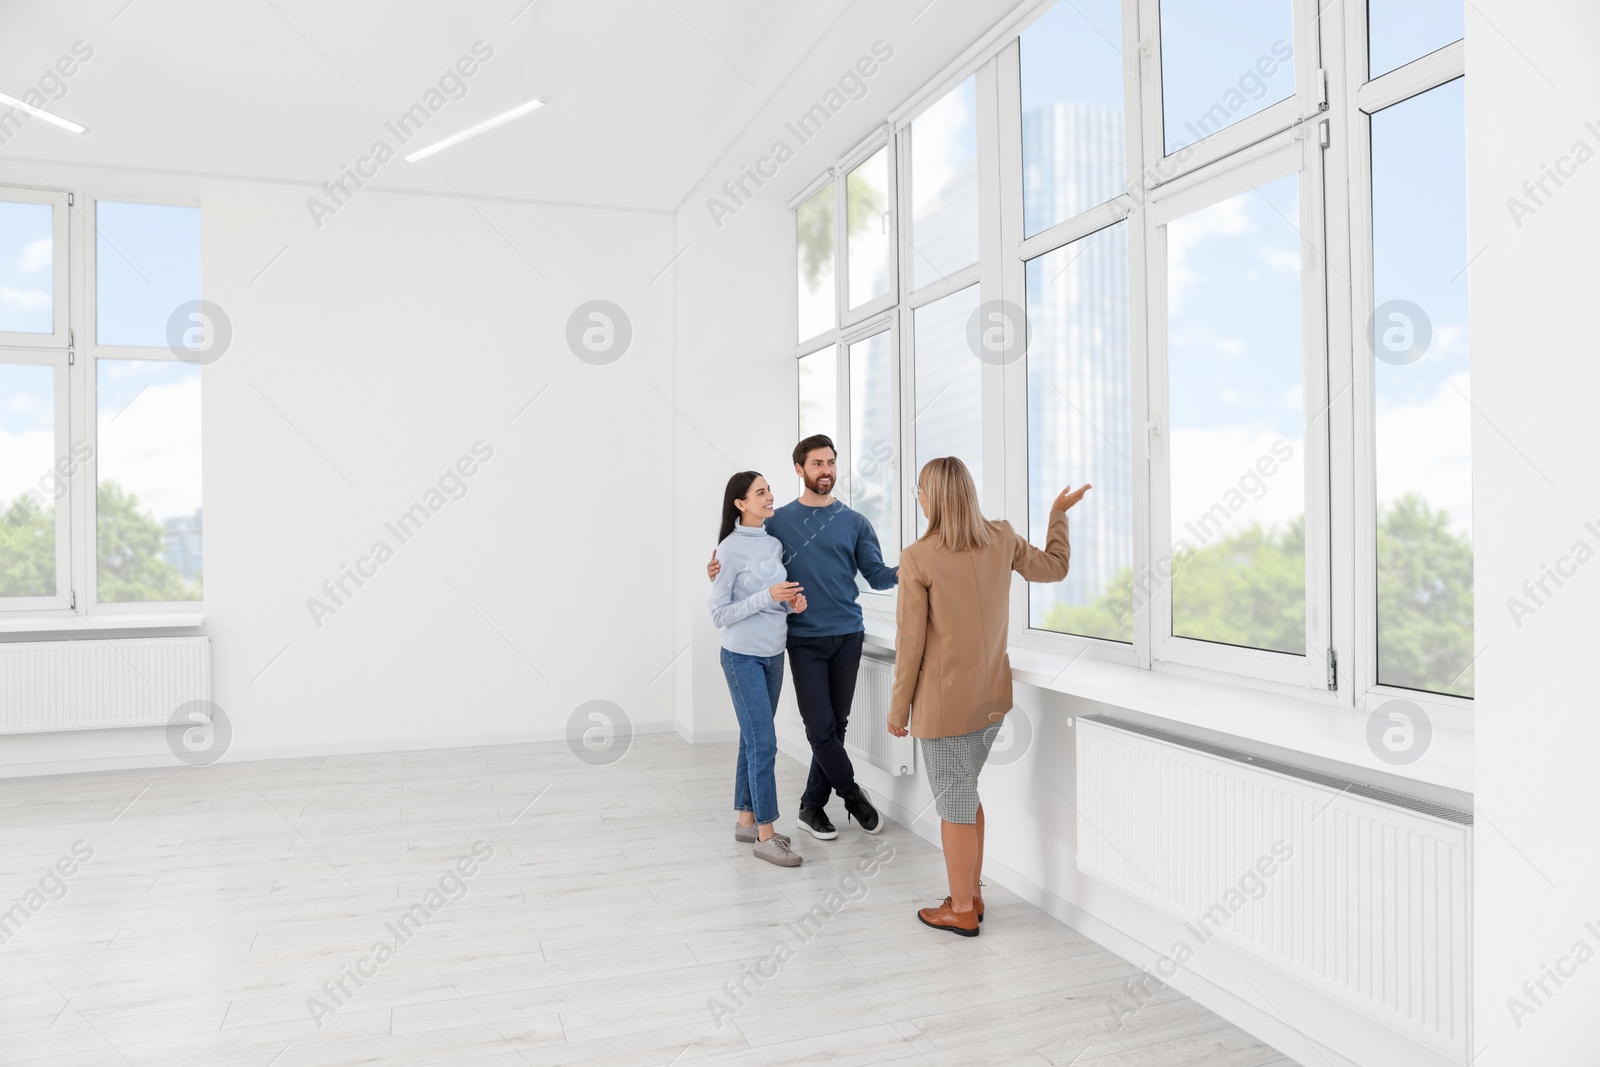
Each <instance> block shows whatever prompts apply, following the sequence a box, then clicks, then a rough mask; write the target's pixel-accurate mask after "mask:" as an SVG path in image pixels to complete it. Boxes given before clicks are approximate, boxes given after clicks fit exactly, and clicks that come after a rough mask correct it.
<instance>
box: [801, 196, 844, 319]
mask: <svg viewBox="0 0 1600 1067" xmlns="http://www.w3.org/2000/svg"><path fill="white" fill-rule="evenodd" d="M833 218H834V213H833V183H832V182H831V181H830V182H826V183H824V184H823V186H822V188H820V189H818V190H817V191H816V192H815V193H812V194H811V196H809V197H808V198H807V199H806V202H805V203H804V204H801V205H800V207H799V208H798V209H796V211H795V213H794V236H795V242H794V243H795V252H796V257H795V258H796V261H797V262H796V268H795V273H796V276H797V278H798V279H799V285H798V292H799V312H800V332H799V336H798V337H796V338H795V339H796V340H798V341H804V340H806V339H807V338H811V337H815V336H817V334H819V333H824V332H826V331H827V330H828V329H829V328H831V327H832V326H833V319H834V299H835V293H834V281H833V279H834V265H833V238H834V233H833V229H834V226H833Z"/></svg>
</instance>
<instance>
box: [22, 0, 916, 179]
mask: <svg viewBox="0 0 1600 1067" xmlns="http://www.w3.org/2000/svg"><path fill="white" fill-rule="evenodd" d="M856 2H858V0H807V2H804V3H801V2H789V3H776V2H772V0H534V2H533V3H531V4H530V3H528V0H470V2H460V0H455V2H450V3H446V2H444V0H434V2H426V3H425V2H422V0H398V2H395V0H390V2H381V0H338V2H330V0H132V3H128V0H82V2H73V3H60V2H52V0H0V91H3V92H6V93H9V94H11V95H19V96H20V95H21V94H23V93H25V92H26V91H27V90H28V89H29V88H30V87H33V86H35V85H37V84H38V82H39V80H40V78H41V76H43V75H45V74H46V73H47V72H48V71H49V70H50V69H51V67H52V65H53V64H55V62H56V60H57V59H58V57H61V56H63V55H67V54H68V53H70V51H71V49H72V46H73V44H74V42H75V41H80V40H81V41H84V42H86V43H87V44H88V46H89V47H91V48H93V50H94V54H93V58H92V59H90V60H88V61H87V62H85V63H84V64H83V65H82V66H81V68H80V69H79V70H78V71H77V72H76V73H75V74H74V75H73V76H72V77H71V78H69V79H66V85H67V93H66V95H65V96H64V97H63V98H61V99H60V100H59V101H57V102H55V103H52V104H50V105H48V107H49V108H50V109H51V110H53V111H56V112H58V113H59V114H61V115H63V116H66V117H68V118H71V119H73V120H75V121H77V122H81V123H83V124H85V125H87V126H88V127H90V133H89V134H88V135H86V136H81V137H78V136H73V135H71V134H68V133H65V132H63V131H60V130H58V129H56V128H54V127H51V126H49V125H47V124H46V123H43V122H40V121H37V120H34V121H32V122H30V123H28V125H27V126H26V127H25V128H24V129H23V130H22V131H21V132H20V133H19V134H18V135H17V136H16V137H14V138H13V139H12V140H11V141H10V142H9V143H7V144H4V145H0V175H3V167H4V163H5V161H6V160H7V159H11V160H31V161H48V162H51V163H70V164H89V165H99V166H114V167H118V168H126V169H149V170H157V171H176V172H181V173H188V174H198V175H207V176H219V177H233V178H247V179H264V180H280V181H308V180H309V181H313V182H318V183H320V182H321V181H323V180H325V179H330V178H335V177H338V175H339V172H340V168H341V165H346V164H354V163H355V162H356V160H357V159H358V158H359V157H361V156H363V155H365V154H367V153H368V152H369V151H370V150H371V147H372V145H373V142H374V141H376V140H379V139H383V140H386V141H388V142H389V143H390V144H391V145H392V146H397V145H398V143H399V142H398V140H397V138H396V137H395V136H394V135H393V134H391V133H390V132H388V131H387V130H386V129H385V127H384V123H385V121H386V120H393V119H395V118H396V117H397V116H399V115H400V114H401V113H402V112H404V111H405V110H406V109H407V108H409V107H410V106H411V105H412V104H414V103H417V102H418V101H420V100H422V99H423V96H424V94H425V92H426V91H427V90H428V89H429V88H430V87H433V86H435V85H436V83H437V81H438V79H439V77H440V75H441V74H443V73H445V72H446V71H447V70H448V69H449V68H450V67H451V65H452V64H453V63H455V61H456V60H457V58H458V57H460V56H463V55H466V54H468V53H469V51H470V49H471V46H472V44H473V42H475V41H478V40H482V41H484V42H486V43H487V44H488V45H489V46H490V47H492V48H493V50H494V55H493V57H492V59H490V60H488V61H487V62H485V63H483V64H482V66H481V69H480V70H479V71H478V73H477V74H476V75H475V76H473V77H472V78H471V79H468V81H467V86H468V91H467V94H466V95H465V96H464V97H463V98H461V99H459V100H451V101H449V102H448V103H446V104H445V105H444V106H443V107H442V108H441V109H440V110H439V111H438V112H437V113H436V114H434V115H433V116H432V117H431V118H430V119H429V121H428V124H427V126H426V127H425V130H424V132H423V134H422V135H421V136H420V137H418V138H417V139H416V140H414V141H413V142H412V143H411V144H410V145H409V146H407V148H406V149H405V150H406V151H411V150H412V149H414V148H415V147H418V146H419V145H421V144H423V143H427V142H431V141H433V140H436V139H437V138H439V137H442V136H445V135H446V134H449V133H453V132H456V131H458V130H460V129H463V128H465V127H467V126H470V125H472V124H474V123H476V122H479V121H481V120H483V119H485V118H488V117H490V116H493V115H496V114H498V113H500V112H502V111H505V110H506V109H508V108H510V107H513V106H515V105H516V104H519V103H522V102H523V101H525V100H527V99H529V98H531V97H535V96H537V97H542V98H544V99H546V100H548V101H549V103H548V105H547V106H546V107H544V108H542V109H540V110H538V111H535V112H533V113H532V114H530V115H527V116H524V117H522V118H519V119H517V120H514V122H513V123H511V124H508V125H507V126H503V127H501V128H499V129H497V130H494V131H492V132H490V133H488V134H485V135H482V136H480V137H478V138H476V139H474V140H472V141H470V142H467V143H466V144H463V145H461V146H459V147H456V148H452V149H450V150H449V151H447V152H444V153H441V154H440V155H439V156H437V157H434V158H433V159H431V160H427V161H423V162H419V163H416V164H407V163H404V162H402V161H400V160H399V159H395V160H394V161H392V162H389V163H387V164H386V165H384V166H383V167H382V168H381V169H380V171H379V175H378V177H377V178H376V179H375V180H374V184H376V185H379V186H382V187H385V188H403V189H417V190H430V191H440V190H448V188H449V186H451V185H453V186H455V187H456V188H458V189H460V190H461V191H463V192H466V193H469V194H479V195H493V196H508V197H517V198H524V199H531V200H540V201H553V202H559V203H572V204H594V205H607V206H615V207H634V208H644V209H653V210H670V209H672V208H674V207H676V206H677V205H678V203H679V202H680V201H681V200H682V199H683V198H684V197H685V196H686V195H687V194H689V193H690V192H691V191H692V190H693V189H694V187H695V184H696V182H697V181H698V180H699V179H701V178H702V177H703V176H704V175H705V174H706V172H707V169H708V168H709V167H711V166H712V165H713V164H714V163H716V162H717V161H718V159H719V157H720V156H721V155H722V153H723V152H724V151H725V150H726V149H727V148H728V147H729V145H730V143H732V142H733V141H734V140H735V139H736V138H737V136H738V135H739V134H740V132H741V131H742V130H743V129H744V128H745V127H746V126H747V125H748V124H749V122H750V120H751V119H752V118H753V117H754V116H756V115H757V114H758V112H759V111H760V109H761V107H762V105H763V104H764V103H765V102H766V101H768V100H769V99H770V98H771V97H772V96H773V94H774V92H775V91H776V90H777V89H778V88H779V87H780V85H782V83H783V82H784V81H785V79H786V78H787V77H788V76H789V75H790V73H791V72H792V71H793V70H794V69H795V67H796V65H797V64H799V63H800V62H801V61H802V60H803V59H804V58H805V56H806V54H807V53H808V51H809V50H810V49H811V48H812V47H813V45H814V44H815V43H816V42H817V41H818V40H819V39H820V38H822V36H823V35H824V34H825V32H826V31H827V29H828V27H829V26H830V25H831V24H833V23H834V21H835V20H836V18H837V17H838V16H840V15H841V14H842V13H843V12H844V11H845V10H846V9H848V8H850V7H852V6H853V5H854V4H855V3H856ZM860 2H863V3H873V4H876V3H878V2H879V0H860ZM887 6H889V5H885V7H887ZM893 6H894V7H896V8H899V7H902V6H907V5H901V4H895V5H893ZM921 6H922V5H921V4H917V5H915V6H910V7H908V10H909V11H910V12H915V10H916V8H917V7H921ZM897 14H899V13H898V12H897ZM906 17H908V16H907V15H903V14H902V15H900V21H901V22H902V24H903V23H904V19H905V18H906ZM919 28H920V27H919ZM447 183H448V184H447Z"/></svg>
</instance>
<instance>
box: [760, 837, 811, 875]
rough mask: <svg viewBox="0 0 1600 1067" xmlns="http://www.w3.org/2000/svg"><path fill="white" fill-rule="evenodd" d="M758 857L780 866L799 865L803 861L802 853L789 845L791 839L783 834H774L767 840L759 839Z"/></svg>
mask: <svg viewBox="0 0 1600 1067" xmlns="http://www.w3.org/2000/svg"><path fill="white" fill-rule="evenodd" d="M756 859H761V860H766V861H767V862H768V863H776V864H777V865H778V866H779V867H798V866H800V863H801V856H800V853H798V852H796V851H794V850H793V849H791V848H790V847H789V839H788V838H787V837H784V836H783V835H782V834H773V835H772V836H771V837H769V838H767V839H766V840H765V841H757V842H756Z"/></svg>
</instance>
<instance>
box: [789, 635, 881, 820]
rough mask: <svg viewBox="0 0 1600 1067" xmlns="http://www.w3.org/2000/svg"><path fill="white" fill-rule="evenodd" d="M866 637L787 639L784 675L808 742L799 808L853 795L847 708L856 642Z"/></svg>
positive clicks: (857, 662)
mask: <svg viewBox="0 0 1600 1067" xmlns="http://www.w3.org/2000/svg"><path fill="white" fill-rule="evenodd" d="M865 637H866V635H865V634H861V633H854V634H839V635H837V636H834V637H793V636H791V637H790V638H789V671H790V673H791V674H793V675H794V696H795V701H796V702H797V703H798V704H799V705H800V718H801V719H803V720H804V721H805V724H806V740H807V741H809V742H810V743H811V774H810V776H809V777H808V778H807V779H806V791H805V792H804V793H803V794H801V796H800V806H801V807H806V808H820V807H822V806H823V805H824V804H826V803H827V802H828V797H829V795H830V794H831V793H838V794H839V796H840V797H841V798H843V797H848V796H852V795H854V793H855V791H856V789H857V786H856V771H855V768H854V767H853V766H851V764H850V754H849V753H847V752H846V751H845V749H844V733H845V728H846V727H847V726H849V724H850V704H851V702H852V701H853V700H854V699H855V695H856V672H857V671H858V670H859V669H860V667H861V644H862V641H863V640H864V639H865Z"/></svg>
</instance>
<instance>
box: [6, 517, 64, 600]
mask: <svg viewBox="0 0 1600 1067" xmlns="http://www.w3.org/2000/svg"><path fill="white" fill-rule="evenodd" d="M34 497H35V498H36V497H37V494H34ZM55 593H56V515H55V507H54V506H53V505H52V506H50V507H47V508H45V509H44V510H42V511H37V512H36V511H35V510H34V504H33V500H31V499H30V496H29V494H28V493H24V494H22V495H21V496H19V497H17V499H16V500H15V501H13V502H12V503H11V504H10V505H9V506H7V507H4V508H0V596H55Z"/></svg>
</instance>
